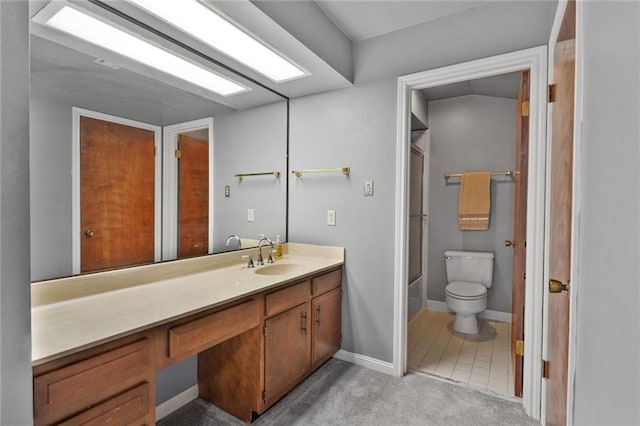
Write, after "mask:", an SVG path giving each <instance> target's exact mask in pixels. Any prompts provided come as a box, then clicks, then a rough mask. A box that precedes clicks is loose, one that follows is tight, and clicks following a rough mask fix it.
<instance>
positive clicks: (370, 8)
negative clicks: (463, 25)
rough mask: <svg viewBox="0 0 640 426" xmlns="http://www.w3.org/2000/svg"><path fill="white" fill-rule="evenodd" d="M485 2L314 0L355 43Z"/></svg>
mask: <svg viewBox="0 0 640 426" xmlns="http://www.w3.org/2000/svg"><path fill="white" fill-rule="evenodd" d="M486 1H487V0H470V1H463V0H459V1H458V0H448V1H442V0H422V1H419V0H413V1H407V0H380V1H376V0H373V1H372V0H316V3H317V4H318V6H320V8H321V9H322V10H323V11H324V12H325V14H326V15H327V16H328V17H329V18H330V19H331V20H332V21H333V22H334V23H335V24H336V25H337V26H338V28H340V30H341V31H342V32H343V33H345V35H346V36H347V37H349V38H350V39H351V41H353V42H354V43H357V42H359V41H362V40H366V39H368V38H372V37H376V36H379V35H382V34H386V33H390V32H393V31H397V30H400V29H403V28H407V27H410V26H413V25H417V24H421V23H423V22H428V21H432V20H434V19H438V18H441V17H443V16H446V15H451V14H454V13H457V12H460V11H462V10H465V9H470V8H472V7H475V6H478V5H480V4H482V3H485V2H486Z"/></svg>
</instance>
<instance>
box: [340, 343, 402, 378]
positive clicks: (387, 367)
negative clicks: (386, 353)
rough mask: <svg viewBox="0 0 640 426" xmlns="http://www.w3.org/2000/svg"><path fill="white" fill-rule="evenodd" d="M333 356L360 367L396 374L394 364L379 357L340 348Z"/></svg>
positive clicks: (391, 374)
mask: <svg viewBox="0 0 640 426" xmlns="http://www.w3.org/2000/svg"><path fill="white" fill-rule="evenodd" d="M333 357H334V358H338V359H341V360H343V361H347V362H350V363H352V364H355V365H358V366H360V367H364V368H368V369H369V370H373V371H377V372H378V373H384V374H388V375H389V376H395V372H394V369H393V364H392V363H390V362H386V361H381V360H379V359H376V358H371V357H369V356H366V355H360V354H356V353H353V352H347V351H345V350H343V349H340V350H339V351H338V352H336V353H335V354H334V355H333Z"/></svg>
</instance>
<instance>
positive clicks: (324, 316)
mask: <svg viewBox="0 0 640 426" xmlns="http://www.w3.org/2000/svg"><path fill="white" fill-rule="evenodd" d="M311 312H312V315H313V326H312V332H311V336H312V340H311V368H312V369H315V368H317V367H319V366H320V365H321V364H322V363H324V362H325V361H326V360H328V359H329V358H331V356H332V355H333V354H334V353H336V352H337V351H338V349H340V343H341V340H342V335H341V313H342V289H341V288H336V289H333V290H331V291H329V292H328V293H325V294H323V295H321V296H318V297H314V298H313V301H312V302H311Z"/></svg>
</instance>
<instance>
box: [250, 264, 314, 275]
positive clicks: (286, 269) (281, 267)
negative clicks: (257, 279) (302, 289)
mask: <svg viewBox="0 0 640 426" xmlns="http://www.w3.org/2000/svg"><path fill="white" fill-rule="evenodd" d="M303 269H304V266H302V265H299V264H297V263H274V264H271V265H265V266H259V267H258V268H257V269H256V270H255V273H256V274H258V275H286V274H291V273H295V272H302V270H303Z"/></svg>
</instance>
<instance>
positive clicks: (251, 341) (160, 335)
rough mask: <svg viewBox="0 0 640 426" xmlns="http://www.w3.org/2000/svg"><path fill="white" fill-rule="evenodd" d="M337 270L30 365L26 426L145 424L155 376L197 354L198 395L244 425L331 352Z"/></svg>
mask: <svg viewBox="0 0 640 426" xmlns="http://www.w3.org/2000/svg"><path fill="white" fill-rule="evenodd" d="M341 286H342V268H338V269H335V270H333V271H330V272H326V273H322V274H320V275H317V276H315V277H311V278H309V279H306V280H303V281H299V282H295V283H293V284H290V285H285V286H283V287H279V288H275V289H273V290H267V291H264V292H261V293H257V294H254V295H251V296H248V297H247V298H245V299H241V300H237V301H234V302H230V303H228V304H226V305H223V306H219V307H216V308H211V309H208V310H205V311H202V312H199V313H196V314H193V315H189V316H186V317H184V318H180V319H176V320H173V321H168V322H166V323H164V324H159V325H156V326H154V327H152V328H150V329H149V330H146V331H143V332H139V333H136V334H132V335H130V336H126V337H121V338H118V339H116V340H113V341H111V342H108V343H104V344H102V345H99V346H96V347H93V348H89V349H85V350H82V351H80V352H77V353H74V354H71V355H67V356H64V357H62V358H58V359H55V360H52V361H49V362H46V363H44V364H40V365H37V366H35V367H34V368H33V395H34V424H35V425H52V424H65V425H98V424H110V425H153V424H155V373H156V371H157V370H160V369H162V368H164V367H167V366H169V365H171V364H174V363H176V362H179V361H180V360H182V359H185V358H187V357H189V356H192V355H194V354H198V385H199V393H200V394H199V396H200V398H202V399H205V400H207V401H210V402H212V403H213V404H215V405H217V406H218V407H220V408H221V409H223V410H225V411H227V412H229V413H231V414H233V415H234V416H236V417H238V418H240V419H242V420H245V421H247V422H250V421H252V420H253V419H254V414H255V413H258V414H261V413H263V412H264V411H265V410H266V409H267V408H269V407H270V406H271V405H273V404H274V403H275V402H276V401H278V399H280V398H281V397H282V396H283V395H284V394H286V393H287V392H289V391H290V390H291V389H293V388H294V387H295V386H296V385H297V384H298V383H299V382H300V381H302V380H303V379H304V378H305V377H306V376H308V375H309V374H310V373H311V372H312V371H314V370H315V369H316V368H317V367H319V366H320V365H321V364H322V363H323V362H325V361H326V360H327V359H329V358H330V357H331V356H332V355H333V354H334V353H335V352H336V351H337V350H338V349H339V347H340V329H341V325H340V321H341V318H340V314H341V298H342V290H341Z"/></svg>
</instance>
